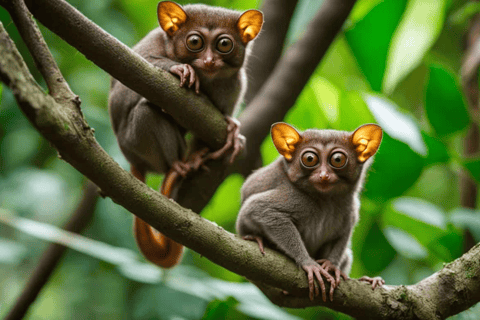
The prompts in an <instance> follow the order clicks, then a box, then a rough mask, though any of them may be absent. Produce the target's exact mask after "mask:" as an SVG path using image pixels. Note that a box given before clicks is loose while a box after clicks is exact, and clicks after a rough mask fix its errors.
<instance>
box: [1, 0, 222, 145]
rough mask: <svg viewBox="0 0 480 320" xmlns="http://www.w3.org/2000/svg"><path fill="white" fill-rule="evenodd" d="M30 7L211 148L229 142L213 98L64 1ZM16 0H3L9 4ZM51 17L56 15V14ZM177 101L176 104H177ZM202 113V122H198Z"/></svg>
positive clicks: (44, 0) (38, 1) (39, 0)
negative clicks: (188, 86) (190, 87)
mask: <svg viewBox="0 0 480 320" xmlns="http://www.w3.org/2000/svg"><path fill="white" fill-rule="evenodd" d="M25 2H26V4H27V6H28V9H29V10H30V12H32V14H33V15H34V16H35V18H37V19H38V20H39V21H40V22H41V23H42V24H43V25H44V26H46V27H47V28H49V29H50V30H52V31H53V32H55V33H56V34H57V35H58V36H60V37H61V38H62V39H63V40H65V41H66V42H68V43H69V44H70V45H72V46H73V47H75V48H76V49H77V50H78V51H80V52H81V53H83V54H84V55H85V56H86V57H87V58H88V59H89V60H91V61H92V62H94V63H95V64H96V65H98V66H99V67H100V68H102V69H103V70H105V71H106V72H108V73H109V74H111V75H112V76H113V77H114V78H116V79H117V80H119V81H120V82H122V83H123V84H124V85H126V86H127V87H129V88H131V89H132V90H134V91H136V92H138V93H139V94H140V95H142V96H144V97H145V98H147V99H148V100H149V101H151V102H153V103H154V104H155V105H158V106H162V107H164V108H165V110H166V111H167V112H168V113H169V114H170V115H172V117H173V118H175V120H176V121H177V122H178V123H179V124H181V125H182V126H184V127H185V128H188V129H190V130H191V131H192V132H193V133H194V134H195V135H196V136H197V137H199V138H200V139H201V140H202V141H205V142H206V143H207V144H208V145H209V146H210V147H211V148H213V149H219V148H220V147H222V146H223V145H224V143H225V139H226V136H227V123H226V122H225V119H224V117H223V116H222V114H221V113H220V111H218V109H216V108H215V107H214V106H213V105H212V103H211V102H210V100H209V99H208V98H207V97H206V96H204V95H200V96H198V95H196V94H195V93H194V92H193V91H192V90H188V89H185V88H179V85H178V84H179V80H178V79H177V78H175V76H173V75H171V74H170V73H168V72H166V71H164V70H160V69H158V68H155V67H154V66H153V65H151V64H150V63H148V62H147V61H146V60H145V59H143V58H141V57H140V56H139V55H138V54H137V53H135V52H133V51H132V50H131V49H129V48H128V47H127V46H125V45H124V44H122V43H121V42H119V41H118V40H117V39H115V38H114V37H113V36H111V35H110V34H108V33H107V32H105V31H104V30H102V29H101V28H100V27H98V26H97V25H96V24H94V23H93V22H92V21H90V20H89V19H87V18H86V17H85V16H84V15H82V14H81V13H80V12H79V11H78V10H76V9H75V8H74V7H72V6H71V5H70V4H68V3H67V2H65V1H63V0H27V1H25ZM11 3H12V0H0V4H1V5H3V6H5V7H8V6H10V5H11ZM52 17H55V18H54V19H52ZM172 102H174V103H172ZM199 117H201V118H202V121H198V119H199Z"/></svg>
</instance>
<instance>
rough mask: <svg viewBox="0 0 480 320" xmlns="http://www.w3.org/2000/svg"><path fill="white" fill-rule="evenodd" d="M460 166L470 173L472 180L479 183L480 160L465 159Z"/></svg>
mask: <svg viewBox="0 0 480 320" xmlns="http://www.w3.org/2000/svg"><path fill="white" fill-rule="evenodd" d="M462 164H463V166H464V167H465V168H466V169H467V170H468V172H470V174H471V175H472V177H473V179H475V181H477V182H478V183H480V159H478V158H475V159H465V160H463V161H462Z"/></svg>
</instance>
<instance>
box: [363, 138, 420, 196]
mask: <svg viewBox="0 0 480 320" xmlns="http://www.w3.org/2000/svg"><path fill="white" fill-rule="evenodd" d="M422 170H423V159H422V157H421V156H420V155H418V154H417V153H416V152H414V151H412V149H411V148H410V147H409V146H408V145H406V144H405V143H403V142H400V141H398V140H395V139H392V138H391V137H390V136H389V135H388V134H387V133H385V134H384V135H383V139H382V144H381V145H380V149H379V150H378V152H377V154H376V155H375V159H374V161H373V165H372V168H371V169H370V173H369V175H368V178H367V183H366V185H365V195H366V196H367V197H368V198H370V199H371V200H375V201H385V200H388V199H390V198H393V197H398V196H400V195H401V194H402V193H404V192H405V191H406V190H407V189H408V188H410V187H411V186H412V185H413V184H414V183H415V182H416V181H417V179H418V178H419V177H420V174H421V172H422ZM406 173H408V174H406Z"/></svg>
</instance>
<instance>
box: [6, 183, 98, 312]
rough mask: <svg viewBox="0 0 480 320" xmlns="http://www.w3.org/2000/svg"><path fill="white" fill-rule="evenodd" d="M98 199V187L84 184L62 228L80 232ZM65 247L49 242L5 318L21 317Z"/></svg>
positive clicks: (86, 223)
mask: <svg viewBox="0 0 480 320" xmlns="http://www.w3.org/2000/svg"><path fill="white" fill-rule="evenodd" d="M97 200H98V188H97V186H96V185H94V184H93V183H92V182H90V181H87V183H86V184H85V188H84V192H83V197H82V199H81V200H80V202H79V205H78V207H77V209H76V210H75V212H74V213H73V214H72V216H71V217H70V220H69V221H68V222H67V223H66V224H65V226H64V227H63V229H64V230H66V231H70V232H75V233H81V232H82V231H83V230H84V229H85V228H86V227H87V225H88V224H89V223H90V221H91V220H92V217H93V212H94V210H95V206H96V204H97ZM66 250H67V248H66V247H64V246H62V245H59V244H51V245H50V246H49V247H48V248H47V250H45V252H44V253H43V255H42V257H41V259H40V262H39V263H38V265H37V266H36V268H35V270H34V271H33V273H32V275H31V276H30V279H29V280H28V282H27V285H26V286H25V288H23V291H22V293H21V294H20V296H19V298H18V299H17V302H16V303H15V305H14V306H13V308H12V309H11V310H10V312H9V313H8V315H7V316H6V318H5V320H15V319H22V318H23V317H24V316H25V314H26V313H27V311H28V308H29V307H30V305H31V304H32V303H33V302H34V301H35V299H36V298H37V296H38V295H39V293H40V291H41V290H42V288H43V287H44V286H45V284H46V283H47V282H48V280H50V276H51V275H52V273H53V271H54V270H55V268H56V267H57V265H58V263H59V262H60V260H61V259H62V257H63V255H64V253H65V251H66Z"/></svg>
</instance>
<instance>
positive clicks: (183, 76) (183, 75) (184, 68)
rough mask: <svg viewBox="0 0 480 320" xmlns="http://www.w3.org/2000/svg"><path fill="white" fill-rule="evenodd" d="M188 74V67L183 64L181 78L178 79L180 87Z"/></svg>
mask: <svg viewBox="0 0 480 320" xmlns="http://www.w3.org/2000/svg"><path fill="white" fill-rule="evenodd" d="M189 75H190V70H189V69H188V66H183V74H182V79H181V81H180V87H183V86H184V85H185V82H187V79H188V77H189Z"/></svg>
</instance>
